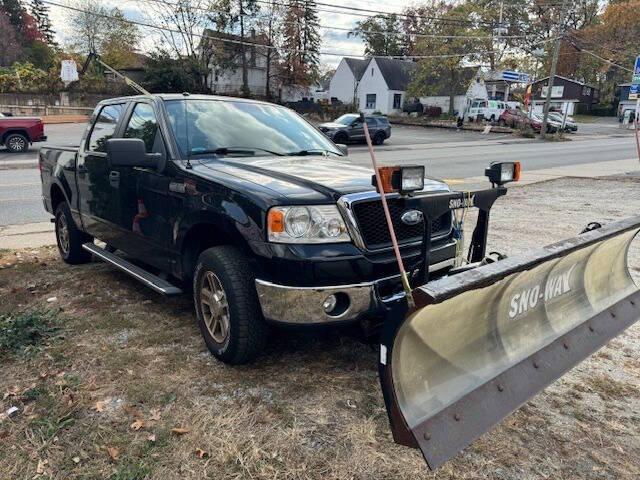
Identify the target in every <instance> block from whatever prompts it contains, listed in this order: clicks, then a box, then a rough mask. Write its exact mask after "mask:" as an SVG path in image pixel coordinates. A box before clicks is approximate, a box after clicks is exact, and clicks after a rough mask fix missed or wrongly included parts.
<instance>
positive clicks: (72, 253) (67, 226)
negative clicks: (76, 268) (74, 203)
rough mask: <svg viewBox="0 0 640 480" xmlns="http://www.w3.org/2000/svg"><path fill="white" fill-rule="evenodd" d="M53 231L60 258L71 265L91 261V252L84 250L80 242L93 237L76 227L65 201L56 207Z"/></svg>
mask: <svg viewBox="0 0 640 480" xmlns="http://www.w3.org/2000/svg"><path fill="white" fill-rule="evenodd" d="M55 231H56V243H57V244H58V252H60V257H61V258H62V260H64V261H65V262H66V263H69V264H71V265H78V264H81V263H87V262H90V261H91V253H89V252H87V251H86V250H84V249H83V248H82V244H84V243H89V242H93V238H92V237H91V236H89V235H87V234H86V233H84V232H81V231H80V230H79V229H78V227H76V224H75V222H74V221H73V218H72V217H71V210H70V209H69V205H68V204H67V202H62V203H61V204H60V205H58V208H56V219H55Z"/></svg>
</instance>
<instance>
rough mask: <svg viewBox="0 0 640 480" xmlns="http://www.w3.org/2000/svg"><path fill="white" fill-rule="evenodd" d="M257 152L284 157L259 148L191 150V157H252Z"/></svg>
mask: <svg viewBox="0 0 640 480" xmlns="http://www.w3.org/2000/svg"><path fill="white" fill-rule="evenodd" d="M258 151H260V152H266V153H269V154H271V155H277V156H278V157H282V156H283V155H284V153H280V152H273V151H271V150H267V149H265V148H260V147H219V148H212V149H205V148H192V149H191V155H212V154H213V155H242V154H245V155H253V154H255V153H256V152H258Z"/></svg>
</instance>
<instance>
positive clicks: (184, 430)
mask: <svg viewBox="0 0 640 480" xmlns="http://www.w3.org/2000/svg"><path fill="white" fill-rule="evenodd" d="M190 431H191V430H189V429H188V428H182V427H176V428H172V429H171V433H175V434H176V435H184V434H185V433H189V432H190Z"/></svg>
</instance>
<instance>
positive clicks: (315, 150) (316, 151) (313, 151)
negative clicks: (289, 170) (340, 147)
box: [286, 148, 339, 157]
mask: <svg viewBox="0 0 640 480" xmlns="http://www.w3.org/2000/svg"><path fill="white" fill-rule="evenodd" d="M323 153H333V154H334V155H339V154H338V153H337V152H334V151H333V150H327V149H326V148H309V149H307V150H299V151H297V152H287V153H286V155H287V156H289V157H303V156H305V155H322V154H323Z"/></svg>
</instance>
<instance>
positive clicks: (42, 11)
mask: <svg viewBox="0 0 640 480" xmlns="http://www.w3.org/2000/svg"><path fill="white" fill-rule="evenodd" d="M31 15H32V16H33V18H34V20H35V21H36V26H37V27H38V30H40V33H42V37H43V38H44V41H45V42H46V43H47V45H50V46H55V45H56V42H55V40H54V37H55V32H54V30H53V28H52V26H51V20H50V19H49V7H48V6H46V5H45V4H44V3H43V2H42V0H31Z"/></svg>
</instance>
